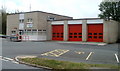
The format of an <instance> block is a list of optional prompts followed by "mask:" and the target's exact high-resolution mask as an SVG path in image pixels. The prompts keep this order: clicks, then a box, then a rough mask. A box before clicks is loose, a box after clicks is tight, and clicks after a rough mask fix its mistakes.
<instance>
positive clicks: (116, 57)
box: [115, 54, 119, 63]
mask: <svg viewBox="0 0 120 71" xmlns="http://www.w3.org/2000/svg"><path fill="white" fill-rule="evenodd" d="M115 57H116V60H117V62H118V63H119V59H118V56H117V54H115Z"/></svg>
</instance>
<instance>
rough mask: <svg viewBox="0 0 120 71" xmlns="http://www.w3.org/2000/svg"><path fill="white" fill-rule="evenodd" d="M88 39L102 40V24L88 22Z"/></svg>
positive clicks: (92, 40) (91, 40)
mask: <svg viewBox="0 0 120 71" xmlns="http://www.w3.org/2000/svg"><path fill="white" fill-rule="evenodd" d="M88 41H90V42H103V24H88Z"/></svg>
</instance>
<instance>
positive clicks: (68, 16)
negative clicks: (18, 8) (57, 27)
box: [9, 11, 73, 18]
mask: <svg viewBox="0 0 120 71" xmlns="http://www.w3.org/2000/svg"><path fill="white" fill-rule="evenodd" d="M34 12H41V13H46V14H52V15H57V16H63V17H68V18H73V17H69V16H65V15H59V14H54V13H48V12H43V11H31V12H19V13H11V14H9V15H15V14H25V13H34Z"/></svg>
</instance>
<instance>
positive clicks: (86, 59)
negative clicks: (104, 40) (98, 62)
mask: <svg viewBox="0 0 120 71" xmlns="http://www.w3.org/2000/svg"><path fill="white" fill-rule="evenodd" d="M93 53H94V52H90V53H89V55H88V56H87V58H86V60H88V59H89V58H90V56H91V55H92V54H93Z"/></svg>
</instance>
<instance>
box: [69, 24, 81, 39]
mask: <svg viewBox="0 0 120 71" xmlns="http://www.w3.org/2000/svg"><path fill="white" fill-rule="evenodd" d="M68 27H69V35H68V36H69V39H68V40H69V41H82V24H69V25H68Z"/></svg>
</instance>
